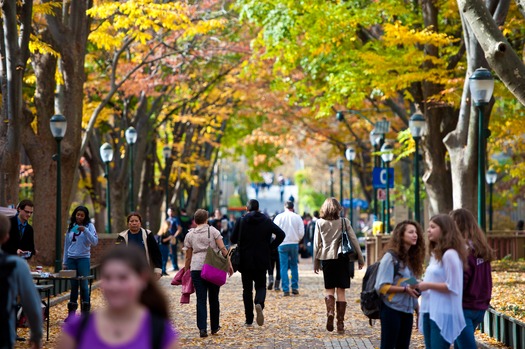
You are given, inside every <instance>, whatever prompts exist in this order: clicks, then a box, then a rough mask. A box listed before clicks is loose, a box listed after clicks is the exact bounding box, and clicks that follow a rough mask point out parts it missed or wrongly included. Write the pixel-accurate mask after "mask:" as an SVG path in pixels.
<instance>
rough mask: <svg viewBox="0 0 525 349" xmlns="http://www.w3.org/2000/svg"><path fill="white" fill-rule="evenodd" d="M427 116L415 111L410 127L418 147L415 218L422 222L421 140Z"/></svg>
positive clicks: (415, 171)
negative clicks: (420, 195)
mask: <svg viewBox="0 0 525 349" xmlns="http://www.w3.org/2000/svg"><path fill="white" fill-rule="evenodd" d="M425 125H426V121H425V117H424V116H423V115H421V114H420V113H415V114H414V115H412V116H411V117H410V121H409V123H408V127H409V128H410V133H411V134H412V138H413V139H414V143H415V145H416V149H415V152H414V220H415V221H416V222H418V223H421V207H420V197H419V141H420V140H421V134H422V133H423V129H424V128H425Z"/></svg>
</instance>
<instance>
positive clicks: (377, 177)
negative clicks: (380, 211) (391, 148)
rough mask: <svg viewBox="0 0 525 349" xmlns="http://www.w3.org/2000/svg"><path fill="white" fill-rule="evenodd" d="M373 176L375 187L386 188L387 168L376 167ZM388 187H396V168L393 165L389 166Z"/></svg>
mask: <svg viewBox="0 0 525 349" xmlns="http://www.w3.org/2000/svg"><path fill="white" fill-rule="evenodd" d="M372 176H373V180H372V185H373V186H374V188H381V189H386V168H381V167H374V172H373V173H372ZM388 187H389V188H393V187H394V169H393V168H392V167H389V168H388Z"/></svg>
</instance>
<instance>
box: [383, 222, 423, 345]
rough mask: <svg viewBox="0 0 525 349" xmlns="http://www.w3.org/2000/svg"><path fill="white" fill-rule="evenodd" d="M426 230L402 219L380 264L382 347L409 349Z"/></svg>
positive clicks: (416, 305)
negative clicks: (412, 286)
mask: <svg viewBox="0 0 525 349" xmlns="http://www.w3.org/2000/svg"><path fill="white" fill-rule="evenodd" d="M424 259H425V242H424V239H423V229H422V228H421V226H420V225H419V223H417V222H415V221H409V220H406V221H402V222H401V223H399V224H397V225H396V227H395V228H394V231H393V232H392V237H391V238H390V241H389V243H388V245H387V246H386V247H385V250H384V254H383V258H382V259H381V263H380V264H379V269H378V271H377V276H376V284H375V289H376V291H377V292H378V293H379V294H380V295H381V300H382V306H381V315H380V316H381V349H387V348H396V349H405V348H406V349H408V348H409V346H410V337H411V335H412V324H413V321H414V311H416V309H417V308H418V303H417V298H418V297H419V292H418V291H417V290H415V289H414V288H411V287H409V286H410V285H414V284H415V281H416V279H417V278H419V277H421V275H422V273H423V263H424Z"/></svg>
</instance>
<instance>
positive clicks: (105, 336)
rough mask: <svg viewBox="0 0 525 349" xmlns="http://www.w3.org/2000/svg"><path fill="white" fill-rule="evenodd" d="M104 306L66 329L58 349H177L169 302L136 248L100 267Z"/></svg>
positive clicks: (117, 252)
mask: <svg viewBox="0 0 525 349" xmlns="http://www.w3.org/2000/svg"><path fill="white" fill-rule="evenodd" d="M100 276H101V281H100V288H101V290H102V294H103V295H104V298H105V306H104V307H103V308H102V309H100V310H97V311H95V312H94V313H92V314H89V315H88V316H83V317H76V318H74V319H72V320H71V321H68V322H66V323H64V326H63V331H62V333H61V334H60V338H59V340H58V345H57V348H58V349H91V348H97V349H112V348H161V349H177V348H180V346H179V344H178V334H177V332H176V331H175V330H174V328H173V326H172V324H171V322H170V320H169V316H168V302H167V300H166V298H165V296H164V294H163V293H162V292H161V290H160V289H159V287H158V285H157V283H156V282H155V280H154V277H153V275H152V272H151V269H150V267H149V264H148V262H147V260H146V257H145V255H144V253H143V252H142V250H141V249H140V247H138V246H135V245H131V246H129V247H128V248H125V247H123V245H120V246H117V247H116V248H114V249H113V250H111V251H110V252H109V253H108V254H107V255H106V256H104V258H103V259H102V263H101V265H100Z"/></svg>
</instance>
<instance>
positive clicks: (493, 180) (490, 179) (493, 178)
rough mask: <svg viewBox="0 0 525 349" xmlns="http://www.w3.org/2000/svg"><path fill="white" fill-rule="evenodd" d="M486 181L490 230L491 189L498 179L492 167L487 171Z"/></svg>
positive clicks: (490, 225) (491, 210)
mask: <svg viewBox="0 0 525 349" xmlns="http://www.w3.org/2000/svg"><path fill="white" fill-rule="evenodd" d="M486 178H487V183H488V185H489V230H492V216H493V213H494V211H493V208H492V189H493V186H494V183H496V181H497V180H498V173H497V172H496V171H494V170H493V169H490V170H488V171H487V176H486Z"/></svg>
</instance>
